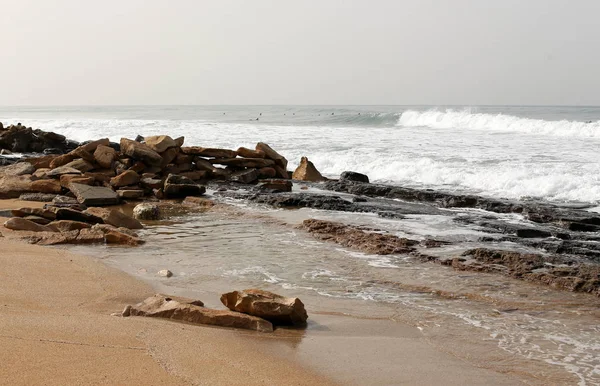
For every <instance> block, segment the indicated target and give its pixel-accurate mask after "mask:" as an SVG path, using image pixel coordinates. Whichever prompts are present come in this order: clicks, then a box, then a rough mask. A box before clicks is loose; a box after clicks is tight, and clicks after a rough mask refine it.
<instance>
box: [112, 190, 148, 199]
mask: <svg viewBox="0 0 600 386" xmlns="http://www.w3.org/2000/svg"><path fill="white" fill-rule="evenodd" d="M117 196H119V198H123V199H126V200H141V199H142V198H144V191H143V190H141V189H135V190H134V189H119V190H117Z"/></svg>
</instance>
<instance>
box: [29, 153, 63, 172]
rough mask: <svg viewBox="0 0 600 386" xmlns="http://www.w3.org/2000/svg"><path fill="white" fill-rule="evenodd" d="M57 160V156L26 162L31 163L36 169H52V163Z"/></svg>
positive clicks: (30, 159)
mask: <svg viewBox="0 0 600 386" xmlns="http://www.w3.org/2000/svg"><path fill="white" fill-rule="evenodd" d="M55 158H56V156H55V155H46V156H43V157H35V158H27V159H26V160H25V162H29V163H30V164H32V165H33V167H34V168H36V169H51V168H50V163H51V162H52V161H53V160H54V159H55Z"/></svg>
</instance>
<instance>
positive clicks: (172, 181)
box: [163, 174, 206, 198]
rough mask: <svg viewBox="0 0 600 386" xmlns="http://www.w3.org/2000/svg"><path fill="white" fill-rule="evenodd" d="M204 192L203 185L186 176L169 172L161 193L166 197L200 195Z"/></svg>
mask: <svg viewBox="0 0 600 386" xmlns="http://www.w3.org/2000/svg"><path fill="white" fill-rule="evenodd" d="M205 192H206V188H205V187H204V186H201V185H198V184H196V183H195V182H194V181H193V180H190V179H189V178H187V177H183V176H178V175H176V174H169V176H168V177H167V179H166V180H165V184H164V187H163V193H164V195H165V197H166V198H178V197H180V198H182V197H187V196H201V195H203V194H204V193H205Z"/></svg>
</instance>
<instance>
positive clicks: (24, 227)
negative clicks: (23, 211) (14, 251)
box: [4, 217, 54, 232]
mask: <svg viewBox="0 0 600 386" xmlns="http://www.w3.org/2000/svg"><path fill="white" fill-rule="evenodd" d="M4 227H5V228H7V229H11V230H14V231H30V232H54V230H53V229H52V228H50V227H47V226H45V225H39V224H36V223H35V222H33V221H30V220H26V219H24V218H21V217H13V218H10V219H8V220H7V221H6V222H5V223H4Z"/></svg>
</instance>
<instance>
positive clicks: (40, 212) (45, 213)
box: [11, 208, 56, 221]
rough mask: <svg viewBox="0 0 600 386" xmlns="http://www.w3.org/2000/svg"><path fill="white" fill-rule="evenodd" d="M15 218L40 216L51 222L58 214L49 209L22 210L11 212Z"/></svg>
mask: <svg viewBox="0 0 600 386" xmlns="http://www.w3.org/2000/svg"><path fill="white" fill-rule="evenodd" d="M11 214H12V215H13V217H26V216H38V217H42V218H45V219H48V220H50V221H52V220H55V219H56V213H54V212H53V211H51V210H48V209H42V208H20V209H13V210H12V211H11Z"/></svg>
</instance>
